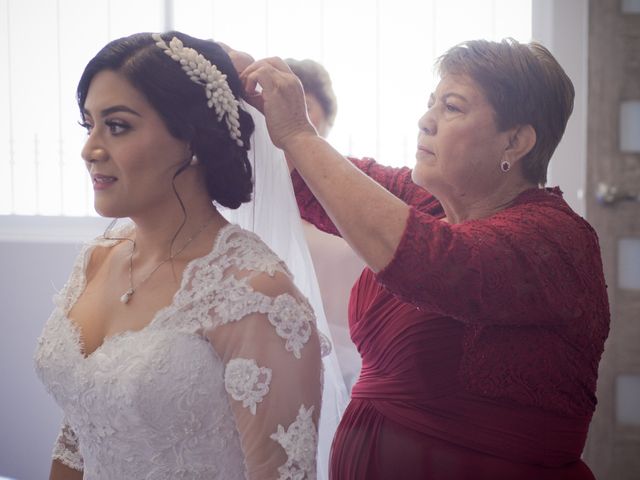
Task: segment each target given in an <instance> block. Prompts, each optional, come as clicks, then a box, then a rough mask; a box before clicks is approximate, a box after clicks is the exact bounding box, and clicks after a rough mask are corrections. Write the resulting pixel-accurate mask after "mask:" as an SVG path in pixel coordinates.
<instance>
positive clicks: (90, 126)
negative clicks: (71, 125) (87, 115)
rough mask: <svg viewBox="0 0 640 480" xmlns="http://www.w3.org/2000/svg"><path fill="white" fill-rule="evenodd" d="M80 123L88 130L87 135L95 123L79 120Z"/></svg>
mask: <svg viewBox="0 0 640 480" xmlns="http://www.w3.org/2000/svg"><path fill="white" fill-rule="evenodd" d="M78 125H80V126H81V127H82V128H84V129H85V130H86V131H87V135H89V134H90V133H91V129H92V128H93V125H91V124H90V123H89V122H85V121H78Z"/></svg>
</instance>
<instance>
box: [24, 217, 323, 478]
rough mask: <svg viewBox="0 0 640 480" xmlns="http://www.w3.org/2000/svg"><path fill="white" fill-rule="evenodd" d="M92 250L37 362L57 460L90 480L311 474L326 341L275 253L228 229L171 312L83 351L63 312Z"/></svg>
mask: <svg viewBox="0 0 640 480" xmlns="http://www.w3.org/2000/svg"><path fill="white" fill-rule="evenodd" d="M98 243H99V244H100V242H98ZM102 244H103V245H104V241H103V242H102ZM94 246H95V244H92V245H88V246H87V247H86V248H85V249H84V251H83V252H82V253H81V254H80V256H79V258H78V260H77V262H76V265H75V266H74V269H73V272H72V274H71V277H70V279H69V281H68V282H67V284H66V285H65V287H64V288H63V290H62V291H61V292H60V294H59V295H57V297H56V299H55V304H56V306H55V309H54V311H53V313H52V314H51V316H50V318H49V320H48V321H47V323H46V325H45V327H44V330H43V333H42V335H41V337H40V338H39V341H38V347H37V350H36V355H35V364H36V371H37V373H38V375H39V377H40V378H41V380H42V381H43V383H44V384H45V386H46V388H47V389H48V391H49V392H50V393H51V394H52V395H53V397H54V398H55V400H56V402H57V403H58V404H59V405H60V407H61V408H62V409H63V411H64V415H65V418H64V422H63V425H62V428H61V431H60V435H59V437H58V439H57V441H56V443H55V446H54V453H53V457H54V458H55V459H58V460H59V461H60V462H62V463H64V464H66V465H67V466H69V467H71V468H75V469H77V470H84V478H86V479H105V480H106V479H115V478H132V479H133V478H135V479H180V478H188V479H214V478H215V479H224V480H231V479H244V478H256V479H268V478H282V479H290V478H296V479H310V478H315V472H316V465H315V452H316V447H317V419H318V415H319V411H318V409H319V408H320V398H321V363H320V362H321V361H320V346H319V341H318V337H317V333H316V330H315V323H314V317H313V312H312V310H311V308H310V306H309V304H308V303H307V302H306V300H305V299H304V298H302V297H301V296H300V294H299V293H298V292H297V291H296V290H295V288H294V287H293V283H292V282H291V279H290V276H289V274H288V271H287V270H286V267H285V266H284V264H283V263H282V262H280V261H279V259H278V258H277V257H276V255H275V254H273V252H271V250H269V249H268V247H267V246H266V245H265V244H264V243H262V241H261V240H260V239H259V238H258V237H257V236H255V235H253V234H252V233H249V232H246V231H244V230H242V229H240V228H239V227H237V226H235V225H229V226H226V227H224V228H223V229H222V230H221V231H220V233H219V234H218V237H217V239H216V241H215V244H214V246H213V249H212V250H211V252H210V253H209V254H208V255H206V256H204V257H201V258H198V259H196V260H193V261H192V262H191V263H190V264H189V265H188V266H187V268H186V269H185V272H184V274H183V278H182V283H181V286H180V288H179V289H178V291H177V292H176V294H175V296H174V298H173V301H172V303H171V305H169V306H168V307H165V308H163V309H162V310H160V311H159V312H157V314H156V315H155V317H154V318H153V320H152V321H151V323H150V324H149V325H147V326H146V327H145V328H143V329H142V330H139V331H126V332H123V333H121V334H118V335H115V336H112V337H108V338H106V339H105V341H104V342H103V344H102V345H101V346H100V347H99V348H98V349H97V350H95V351H94V352H93V353H91V354H90V355H88V356H86V357H85V356H84V354H83V345H82V338H81V333H80V331H79V330H78V328H77V327H76V325H75V324H74V322H73V320H72V319H70V318H69V317H68V312H69V311H70V309H71V307H72V306H73V305H74V303H75V301H76V300H77V299H78V297H79V296H80V295H81V293H82V291H83V290H84V287H85V276H84V271H85V267H86V265H87V262H88V259H89V257H90V255H91V252H92V250H93V248H94Z"/></svg>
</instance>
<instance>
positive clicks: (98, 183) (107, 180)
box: [92, 174, 118, 190]
mask: <svg viewBox="0 0 640 480" xmlns="http://www.w3.org/2000/svg"><path fill="white" fill-rule="evenodd" d="M92 180H93V189H94V190H105V189H107V188H109V187H110V186H111V185H113V184H114V183H115V182H117V181H118V179H117V178H116V177H111V176H109V175H99V174H98V175H93V176H92Z"/></svg>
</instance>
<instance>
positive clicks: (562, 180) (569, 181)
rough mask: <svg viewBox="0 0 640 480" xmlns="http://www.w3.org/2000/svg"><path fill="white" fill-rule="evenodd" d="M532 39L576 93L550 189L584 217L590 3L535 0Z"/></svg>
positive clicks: (555, 158)
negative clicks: (552, 58)
mask: <svg viewBox="0 0 640 480" xmlns="http://www.w3.org/2000/svg"><path fill="white" fill-rule="evenodd" d="M532 7H533V12H532V13H533V15H532V22H533V28H532V33H533V39H534V40H537V41H539V42H540V43H542V44H543V45H545V46H546V47H547V48H548V49H549V50H550V51H551V53H553V55H554V56H555V57H556V58H557V60H558V61H559V62H560V64H561V65H562V66H563V68H564V69H565V71H566V72H567V75H569V78H571V81H572V82H573V86H574V88H575V91H576V98H575V101H574V107H573V114H572V115H571V118H570V119H569V122H568V124H567V129H566V131H565V134H564V137H563V138H562V141H561V142H560V145H558V148H557V150H556V153H555V154H554V156H553V158H552V159H551V164H550V169H549V186H555V185H558V186H560V188H561V190H562V191H563V192H564V198H565V200H566V201H567V202H568V203H569V205H571V207H572V208H573V209H574V210H575V211H576V212H577V213H579V214H580V215H582V216H584V215H585V199H584V192H585V184H586V178H587V173H586V172H587V74H588V72H587V67H588V63H587V61H588V33H589V30H588V29H589V2H588V0H535V1H534V2H532Z"/></svg>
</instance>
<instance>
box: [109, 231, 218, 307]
mask: <svg viewBox="0 0 640 480" xmlns="http://www.w3.org/2000/svg"><path fill="white" fill-rule="evenodd" d="M212 222H213V218H211V219H210V220H209V221H207V222H206V223H204V224H203V225H202V226H201V227H200V228H199V229H198V231H197V232H196V233H195V234H193V235H192V236H191V237H190V238H189V240H187V241H186V242H185V243H184V245H182V247H180V250H178V251H177V252H176V253H172V254H171V255H169V256H168V257H167V258H165V259H164V260H162V261H161V262H160V263H159V264H158V265H156V266H155V267H154V268H153V270H151V271H150V272H149V273H148V274H147V275H146V276H145V277H144V278H143V279H142V280H141V281H140V283H138V285H137V286H135V287H134V286H133V254H134V253H135V251H136V241H135V240H134V241H133V246H132V247H131V254H130V255H129V288H128V289H127V291H126V292H124V293H123V294H122V296H121V297H120V301H121V302H122V303H124V304H125V305H126V304H127V303H129V300H131V297H133V294H134V293H136V291H137V290H138V289H139V288H140V287H141V286H142V285H143V284H144V283H145V282H146V281H147V280H149V278H151V275H153V274H154V273H156V271H157V270H158V269H159V268H160V267H161V266H162V265H164V264H165V263H167V262H168V261H170V260H173V259H174V258H175V257H177V256H178V255H180V254H181V253H182V252H183V251H184V249H185V248H187V247H188V246H189V245H190V244H191V242H193V241H194V240H195V239H196V237H197V236H198V235H200V234H201V233H202V232H203V231H204V229H205V228H207V227H208V226H209V225H210V224H211V223H212Z"/></svg>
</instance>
